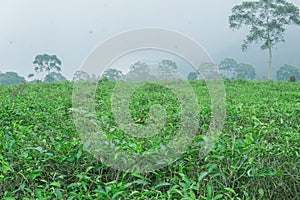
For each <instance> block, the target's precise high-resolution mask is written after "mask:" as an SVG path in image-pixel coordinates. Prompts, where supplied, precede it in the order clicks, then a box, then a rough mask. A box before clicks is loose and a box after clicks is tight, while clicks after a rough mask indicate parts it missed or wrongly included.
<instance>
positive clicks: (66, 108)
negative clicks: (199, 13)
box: [0, 80, 300, 200]
mask: <svg viewBox="0 0 300 200" xmlns="http://www.w3.org/2000/svg"><path fill="white" fill-rule="evenodd" d="M114 84H115V83H112V82H105V81H104V82H101V83H99V88H98V90H97V92H96V95H95V98H96V105H95V106H96V107H95V108H96V113H97V117H98V118H100V117H101V116H106V121H105V123H104V124H100V126H101V127H102V129H103V131H104V132H106V133H107V135H108V139H110V140H111V141H114V142H115V144H116V145H118V146H119V147H118V148H119V149H122V150H124V151H129V152H135V153H143V152H145V151H146V150H147V149H148V148H154V149H159V148H161V146H160V144H162V143H163V144H164V142H166V141H168V140H169V139H171V138H172V137H174V135H175V134H176V133H177V132H178V130H179V127H180V124H181V122H180V113H181V111H180V103H178V102H179V101H178V98H176V96H175V95H174V94H173V93H172V92H171V91H170V90H168V89H166V88H164V87H161V86H159V85H155V84H144V85H141V86H140V87H139V88H138V90H137V91H136V92H135V93H134V95H133V96H131V97H130V98H129V99H128V102H129V107H128V113H129V115H130V116H131V117H132V120H133V121H134V123H136V124H139V125H141V126H142V125H145V124H147V123H148V122H149V117H147V116H148V114H149V112H150V106H151V105H153V104H161V105H163V106H164V108H165V110H166V112H165V121H166V125H165V126H164V128H163V129H162V134H159V135H155V136H153V139H151V140H149V139H143V138H135V137H133V136H128V135H126V134H124V131H123V130H122V129H121V128H119V127H118V124H117V123H116V121H115V116H114V115H113V112H112V111H111V104H110V96H111V93H112V92H113V89H114ZM191 85H192V87H193V89H194V92H195V94H196V96H197V98H198V100H199V102H200V103H199V105H198V106H199V113H198V119H199V120H200V122H199V127H198V134H199V136H197V137H195V138H194V140H193V143H192V145H191V146H189V147H187V149H186V153H184V154H183V155H182V156H180V157H179V158H178V159H177V160H176V161H175V162H173V163H172V164H170V165H168V166H165V167H163V168H161V169H158V170H156V171H152V172H148V173H144V174H141V173H137V172H123V171H119V170H116V169H113V168H110V167H108V166H107V165H105V163H102V162H101V161H100V160H97V159H96V158H95V157H94V156H93V152H92V151H91V150H90V149H88V148H86V146H85V145H83V142H82V140H81V139H80V138H81V137H80V134H79V133H78V130H77V129H76V127H75V124H74V120H73V118H72V112H71V108H72V90H73V83H53V84H44V83H38V84H20V85H14V86H9V85H1V86H0V198H2V199H215V200H216V199H295V200H296V199H299V198H300V174H299V171H300V157H299V154H300V145H299V144H300V134H299V133H300V90H299V88H300V83H298V82H297V83H284V82H272V81H264V82H262V81H260V82H258V81H243V80H237V81H225V87H226V109H227V111H226V112H227V114H226V120H225V123H224V129H223V130H222V134H221V137H220V138H219V140H218V141H217V143H216V145H215V148H214V149H213V150H212V151H211V152H210V153H209V154H207V155H206V156H204V157H203V156H201V153H200V152H201V151H200V147H199V146H197V145H196V144H198V143H199V142H200V141H201V134H203V133H205V132H206V131H207V129H208V126H209V122H210V118H211V114H210V112H211V110H210V107H209V96H208V93H207V88H206V86H205V83H204V82H201V81H192V82H191ZM117 111H118V110H117ZM121 111H122V110H121ZM121 111H119V112H121ZM147 120H148V121H147Z"/></svg>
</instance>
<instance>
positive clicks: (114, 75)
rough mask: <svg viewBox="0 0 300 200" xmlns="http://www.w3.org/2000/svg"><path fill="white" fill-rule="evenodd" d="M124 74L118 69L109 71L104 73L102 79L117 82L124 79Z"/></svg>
mask: <svg viewBox="0 0 300 200" xmlns="http://www.w3.org/2000/svg"><path fill="white" fill-rule="evenodd" d="M122 76H123V73H122V72H121V71H120V70H117V69H112V68H110V69H107V70H105V71H104V72H103V74H102V77H101V79H103V78H107V80H109V81H116V80H119V79H120V78H122Z"/></svg>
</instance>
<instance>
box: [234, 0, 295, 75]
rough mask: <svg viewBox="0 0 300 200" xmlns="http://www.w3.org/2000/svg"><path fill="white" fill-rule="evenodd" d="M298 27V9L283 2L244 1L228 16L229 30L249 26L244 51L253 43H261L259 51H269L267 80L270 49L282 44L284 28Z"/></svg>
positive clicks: (270, 55) (266, 0)
mask: <svg viewBox="0 0 300 200" xmlns="http://www.w3.org/2000/svg"><path fill="white" fill-rule="evenodd" d="M289 24H297V25H300V15H299V9H298V8H297V7H296V6H295V5H293V4H292V3H288V2H286V1H285V0H259V1H245V2H243V3H242V4H241V5H236V6H234V7H233V8H232V15H231V16H229V25H230V28H231V29H233V30H235V29H239V28H241V27H242V26H249V27H250V31H249V34H248V35H247V38H246V40H244V43H243V45H242V49H243V50H246V49H247V48H248V46H249V44H251V43H253V42H262V43H263V44H262V46H261V49H263V50H265V49H268V51H269V68H268V78H269V79H270V71H271V65H272V49H273V47H274V46H275V45H276V44H277V43H279V42H284V41H285V40H284V32H285V26H286V25H289Z"/></svg>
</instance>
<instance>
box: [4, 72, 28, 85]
mask: <svg viewBox="0 0 300 200" xmlns="http://www.w3.org/2000/svg"><path fill="white" fill-rule="evenodd" d="M22 82H26V81H25V78H24V77H21V76H19V75H18V74H17V73H15V72H6V73H0V84H19V83H22Z"/></svg>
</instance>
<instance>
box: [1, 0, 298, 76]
mask: <svg viewBox="0 0 300 200" xmlns="http://www.w3.org/2000/svg"><path fill="white" fill-rule="evenodd" d="M241 2H242V1H241V0H226V1H224V0H0V71H2V72H6V71H15V72H18V73H19V74H20V75H22V76H24V77H26V76H27V75H28V74H29V73H32V72H33V69H34V67H33V64H32V61H33V59H34V57H35V56H36V55H37V54H40V53H48V54H55V55H57V56H58V57H59V58H60V60H61V61H62V62H63V66H62V69H63V71H62V74H63V75H65V76H66V77H67V78H68V79H71V78H72V75H73V74H74V72H75V71H76V70H78V69H79V67H80V65H81V64H82V62H83V61H84V59H85V58H86V57H87V56H88V55H89V53H90V52H91V51H92V50H93V49H94V48H95V47H96V46H97V45H98V44H100V43H102V42H103V41H105V40H106V39H108V38H110V37H111V36H113V35H115V34H118V33H120V32H124V31H127V30H131V29H133V28H141V27H161V28H168V29H174V30H176V31H179V32H181V33H184V34H186V35H187V36H189V37H191V38H193V39H195V40H196V41H197V42H198V43H200V44H201V45H202V46H203V47H205V48H206V50H207V51H208V53H209V54H210V55H211V56H212V58H213V59H214V60H215V61H216V62H219V61H220V60H222V59H224V58H225V57H233V58H235V59H236V60H237V61H238V62H246V63H250V64H252V65H253V66H254V67H256V69H257V70H258V69H259V67H260V66H261V65H264V64H265V63H266V62H267V54H266V52H263V51H261V50H259V47H258V46H255V45H253V46H251V47H250V49H249V51H247V52H242V51H241V48H240V45H241V42H242V40H243V39H244V38H245V36H246V33H247V32H245V29H244V30H241V31H234V32H233V31H231V30H230V29H229V28H228V16H229V15H230V13H231V10H230V9H231V8H232V7H233V6H234V5H236V4H239V3H241ZM290 2H293V3H294V4H295V5H297V6H298V7H300V1H299V0H293V1H290ZM299 33H300V27H292V28H289V29H288V31H287V34H286V43H284V44H281V45H279V46H278V47H277V49H276V50H275V52H274V57H275V58H274V65H275V67H277V68H278V67H279V66H280V65H281V64H283V63H287V64H292V65H298V66H300V58H299V55H298V54H299V52H300V46H299V41H300V38H298V35H300V34H299ZM287 55H288V57H287ZM253 58H255V59H253ZM261 72H262V73H265V75H266V67H263V69H262V70H261Z"/></svg>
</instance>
